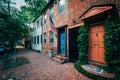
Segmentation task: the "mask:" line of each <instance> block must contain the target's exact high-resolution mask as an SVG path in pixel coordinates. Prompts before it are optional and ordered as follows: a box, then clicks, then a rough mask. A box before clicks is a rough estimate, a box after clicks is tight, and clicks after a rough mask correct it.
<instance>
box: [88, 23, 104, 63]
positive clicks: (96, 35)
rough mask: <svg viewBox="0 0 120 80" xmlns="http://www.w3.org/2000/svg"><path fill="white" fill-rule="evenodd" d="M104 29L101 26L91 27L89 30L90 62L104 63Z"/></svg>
mask: <svg viewBox="0 0 120 80" xmlns="http://www.w3.org/2000/svg"><path fill="white" fill-rule="evenodd" d="M103 36H104V27H103V26H102V25H97V26H92V27H91V28H90V30H89V53H88V58H89V60H91V61H96V62H100V63H105V60H104V42H103Z"/></svg>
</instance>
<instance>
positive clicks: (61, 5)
mask: <svg viewBox="0 0 120 80" xmlns="http://www.w3.org/2000/svg"><path fill="white" fill-rule="evenodd" d="M64 10H65V0H59V13H62V12H63V11H64Z"/></svg>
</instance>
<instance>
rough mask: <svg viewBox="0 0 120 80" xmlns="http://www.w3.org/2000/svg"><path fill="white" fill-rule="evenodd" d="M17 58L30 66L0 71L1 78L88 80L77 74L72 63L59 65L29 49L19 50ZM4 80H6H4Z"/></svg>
mask: <svg viewBox="0 0 120 80" xmlns="http://www.w3.org/2000/svg"><path fill="white" fill-rule="evenodd" d="M18 53H19V54H18V55H17V57H22V56H24V57H26V58H28V59H29V60H30V62H31V63H30V64H27V65H23V66H20V67H17V68H13V69H9V70H5V71H0V76H1V77H6V78H7V77H8V76H12V77H15V78H16V79H17V80H90V79H89V78H87V77H86V76H84V75H82V74H81V73H78V72H77V71H76V70H75V69H74V66H73V63H70V62H68V63H65V64H59V63H57V62H55V61H53V60H51V59H50V58H49V56H48V54H46V53H38V52H35V51H32V50H29V49H24V48H23V49H19V50H18ZM5 80H6V79H5Z"/></svg>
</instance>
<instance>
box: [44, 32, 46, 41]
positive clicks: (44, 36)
mask: <svg viewBox="0 0 120 80" xmlns="http://www.w3.org/2000/svg"><path fill="white" fill-rule="evenodd" d="M44 43H46V33H44Z"/></svg>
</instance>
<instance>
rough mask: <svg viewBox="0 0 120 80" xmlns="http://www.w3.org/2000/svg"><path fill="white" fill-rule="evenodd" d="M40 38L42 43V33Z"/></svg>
mask: <svg viewBox="0 0 120 80" xmlns="http://www.w3.org/2000/svg"><path fill="white" fill-rule="evenodd" d="M40 40H41V44H42V35H40Z"/></svg>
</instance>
